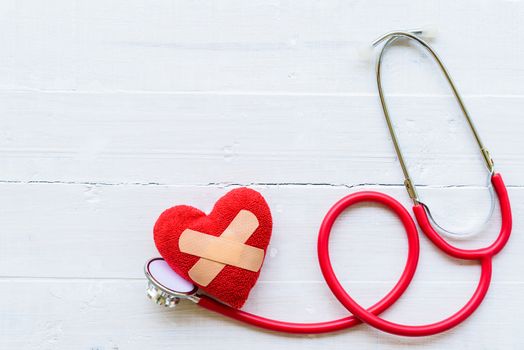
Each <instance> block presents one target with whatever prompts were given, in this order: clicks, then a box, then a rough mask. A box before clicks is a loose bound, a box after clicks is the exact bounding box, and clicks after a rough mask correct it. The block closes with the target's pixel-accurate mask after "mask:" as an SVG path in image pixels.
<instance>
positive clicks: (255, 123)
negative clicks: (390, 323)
mask: <svg viewBox="0 0 524 350" xmlns="http://www.w3.org/2000/svg"><path fill="white" fill-rule="evenodd" d="M523 18H524V2H523V1H521V0H512V1H510V0H480V1H479V0H476V1H473V0H465V1H451V0H443V1H438V2H437V1H432V2H427V1H424V2H422V1H418V2H416V1H408V0H399V1H395V2H391V1H388V0H378V1H363V0H353V1H338V0H326V1H315V0H306V1H300V2H291V1H258V0H256V1H238V0H226V1H220V2H212V1H191V2H187V1H179V0H176V1H171V0H160V1H155V2H148V1H144V0H126V1H124V0H117V1H84V0H78V1H73V2H64V1H58V0H50V1H35V0H29V1H16V0H5V1H2V2H0V44H2V45H1V46H2V50H0V77H1V79H0V115H1V118H0V169H1V171H0V228H1V229H0V349H68V350H69V349H97V350H110V349H111V350H115V349H153V348H156V349H173V348H180V349H200V348H208V349H230V348H232V347H235V348H237V347H246V346H248V347H249V348H250V349H268V348H286V349H326V348H329V349H347V348H355V349H357V348H358V349H378V348H380V349H383V348H384V349H404V348H408V347H409V348H411V349H442V348H447V349H450V350H452V349H461V350H464V349H479V348H483V349H490V350H491V349H504V350H507V349H521V348H522V347H523V346H524V340H523V339H524V338H522V336H521V334H520V333H521V328H522V320H523V319H524V300H523V298H522V295H523V293H524V260H523V259H522V257H521V251H522V250H523V249H524V239H523V238H522V232H523V229H524V227H523V225H524V224H523V223H522V220H521V217H522V215H523V214H524V155H523V153H522V150H523V149H524V139H523V138H522V135H523V132H524V119H523V118H522V110H524V84H523V81H524V69H523V68H522V62H523V61H524V37H523V35H524V34H523V33H524V21H523ZM425 24H435V25H436V26H438V27H439V29H440V33H439V36H438V38H437V40H435V41H434V42H433V45H434V47H435V49H436V50H437V51H438V52H439V54H440V55H441V56H442V58H443V59H444V61H445V63H446V64H447V66H448V68H449V70H450V71H451V73H452V75H453V77H454V78H455V80H456V82H457V85H458V87H459V89H460V91H461V92H462V93H463V95H464V98H465V102H466V104H467V106H468V107H469V110H470V112H471V114H472V116H473V118H474V120H475V122H476V124H477V127H478V129H479V132H480V134H481V136H482V138H483V141H484V143H485V144H486V145H487V147H488V148H489V150H490V152H491V153H492V155H493V158H494V159H495V164H496V167H497V170H498V171H500V172H501V173H502V174H503V176H504V179H505V181H506V184H507V185H508V188H509V194H510V197H511V200H512V205H513V216H514V230H513V236H512V238H511V240H510V242H509V245H508V246H507V247H506V249H505V250H504V251H503V252H502V253H501V254H500V256H497V257H496V259H495V261H494V275H493V285H492V288H491V289H490V291H489V293H488V296H487V299H486V301H485V302H484V304H483V305H482V306H481V307H480V309H479V310H478V311H477V312H476V313H475V314H474V315H473V317H472V318H471V319H469V320H468V321H467V322H465V323H464V324H463V325H461V326H459V327H457V328H455V329H453V330H451V331H449V332H447V333H446V334H443V335H439V336H434V337H429V338H421V339H406V338H401V337H394V336H390V335H387V334H384V333H381V332H378V331H375V330H373V329H371V328H370V327H367V326H360V327H357V328H356V329H353V330H351V331H347V332H340V333H337V334H333V335H326V336H305V337H298V336H286V335H279V334H275V333H270V332H264V331H260V330H258V329H253V328H250V327H246V326H244V325H240V324H238V323H235V322H231V321H229V320H226V319H224V318H223V317H221V316H217V315H213V314H210V313H209V312H206V311H204V310H200V309H199V308H198V307H196V306H194V305H191V304H190V303H183V304H181V305H180V306H179V308H178V309H177V310H166V309H163V308H160V307H158V306H156V305H154V304H152V303H151V302H150V301H148V300H147V298H146V296H145V285H146V282H145V279H144V277H143V274H142V266H143V263H144V262H145V260H146V259H147V258H149V257H152V256H156V255H158V253H157V252H156V249H155V247H154V244H153V241H152V226H153V224H154V222H155V220H156V218H157V217H158V215H159V214H160V213H161V212H162V210H164V209H166V208H168V207H170V206H172V205H176V204H181V203H184V204H189V205H193V206H196V207H199V208H200V209H202V210H205V211H209V210H210V209H211V208H212V205H213V204H214V202H215V201H216V200H217V199H218V198H219V197H220V196H221V195H223V194H225V193H226V192H227V191H228V190H230V189H232V188H235V187H237V186H241V185H245V186H249V187H251V188H253V189H255V190H258V191H260V192H261V193H262V194H263V195H264V197H265V198H266V199H267V201H268V203H269V205H270V208H271V210H272V214H273V217H274V231H273V238H272V241H271V243H270V246H269V248H268V255H267V258H266V261H265V263H264V266H263V268H262V273H261V276H260V281H259V283H258V284H257V285H256V287H255V288H254V289H253V291H252V294H251V296H250V298H249V299H248V302H247V304H246V306H245V310H247V311H250V312H254V313H257V314H260V315H263V316H266V317H274V318H278V319H282V320H289V321H311V322H313V321H320V320H328V319H330V318H333V317H342V316H345V315H346V314H347V312H346V311H345V310H344V309H343V308H342V307H341V306H340V305H339V304H338V302H337V301H336V300H335V299H334V297H333V296H332V295H331V293H330V292H329V289H328V288H327V286H326V285H325V283H324V282H323V279H322V276H321V273H320V270H319V267H318V264H317V258H316V239H317V231H318V227H319V224H320V222H321V220H322V218H323V215H324V214H325V213H326V211H327V210H328V209H329V207H330V206H331V205H332V204H333V203H334V202H335V201H336V200H338V199H340V198H341V197H342V196H344V195H347V194H349V193H353V192H356V191H359V190H363V189H372V190H378V191H382V192H385V193H388V194H390V195H392V196H394V197H395V198H397V199H399V200H400V201H401V202H402V203H403V204H404V205H406V206H407V207H409V206H410V201H409V198H408V196H407V194H406V192H405V190H404V188H403V187H402V186H401V184H402V173H401V170H400V167H399V165H398V161H397V160H396V157H395V154H394V150H393V146H392V143H391V141H390V139H389V136H388V134H387V129H386V126H385V123H384V120H383V116H382V112H381V109H380V106H379V101H378V97H377V96H376V91H375V90H376V87H375V76H374V71H373V65H372V63H370V62H366V61H364V60H362V59H361V58H359V52H360V51H361V50H362V47H363V46H366V45H369V42H370V41H371V40H372V39H373V38H375V37H376V36H378V35H380V34H381V33H383V32H385V31H389V30H392V29H398V28H400V29H402V28H412V27H417V26H420V25H425ZM386 59H387V60H386V62H385V67H384V68H385V75H384V84H385V88H386V91H387V94H388V102H389V103H390V109H391V113H392V115H393V118H394V123H395V125H396V126H398V133H399V139H400V142H401V144H402V147H403V149H404V151H405V154H406V157H407V160H408V163H409V164H408V165H409V167H410V170H411V172H412V176H413V178H414V179H415V182H416V183H417V184H418V185H419V192H420V194H421V196H422V198H423V199H424V200H425V202H427V204H429V205H430V206H431V207H432V209H433V212H434V214H435V215H436V217H437V219H439V220H440V221H442V222H444V223H445V224H446V225H447V226H448V227H451V228H453V227H461V226H464V225H465V226H468V225H472V224H474V223H476V222H479V221H480V220H482V219H483V217H484V216H485V214H486V212H487V211H488V209H489V203H488V198H489V194H488V191H487V190H486V188H485V182H486V176H485V172H484V169H483V165H482V161H481V158H480V155H479V153H478V150H477V149H476V147H475V144H474V142H473V138H472V136H471V134H470V133H469V130H468V128H467V125H466V123H465V121H464V120H463V118H462V116H461V115H460V111H459V109H458V107H457V105H456V104H455V102H454V101H453V98H452V97H451V96H450V91H449V88H448V87H447V86H446V84H445V82H444V80H443V78H442V77H440V76H439V75H438V74H437V70H436V66H435V64H434V63H431V60H429V59H428V56H427V55H426V54H425V53H424V52H422V51H420V50H419V49H417V48H416V47H411V46H406V45H402V46H401V47H395V48H393V49H392V50H391V51H390V52H389V53H388V55H387V57H386ZM499 225H500V215H499V214H498V211H497V210H496V212H495V215H494V217H493V218H492V220H491V221H490V224H489V226H488V228H487V229H486V230H485V232H483V233H482V234H481V235H479V236H478V237H476V238H475V239H473V240H471V241H469V242H461V243H460V245H463V246H466V247H479V246H483V245H485V244H488V243H489V242H490V241H492V240H493V239H494V238H495V234H496V233H497V232H498V229H499ZM330 247H331V254H332V259H333V263H334V267H335V270H336V272H337V273H338V274H339V278H340V279H341V280H342V281H343V283H344V285H345V286H347V288H348V290H349V291H350V293H351V294H352V295H354V296H355V297H356V298H357V299H358V300H359V301H361V302H362V303H363V304H365V305H371V304H372V303H374V302H375V301H376V300H378V299H379V298H380V297H381V296H382V295H384V294H385V293H387V291H388V290H389V289H390V288H391V287H392V286H393V285H394V283H395V282H396V280H397V278H398V276H399V275H400V273H401V271H402V268H403V264H404V263H405V254H406V250H407V244H406V239H405V237H404V233H403V230H402V228H401V225H400V223H399V222H398V220H397V219H396V218H395V217H394V216H393V215H392V214H391V213H389V212H387V211H386V210H384V208H381V207H379V206H374V205H362V206H357V207H355V208H354V209H352V210H349V211H347V212H346V213H344V214H343V215H342V217H341V218H340V220H338V221H337V223H336V225H335V228H334V232H333V237H332V242H331V245H330ZM420 259H421V260H420V264H419V268H418V270H417V274H416V276H415V280H414V282H413V284H412V285H411V286H410V287H409V289H408V291H407V292H406V294H405V295H404V296H403V297H402V298H401V299H400V300H399V302H398V303H397V304H396V305H395V306H394V307H393V308H392V309H391V310H388V311H387V312H386V313H385V314H384V316H385V317H386V318H388V319H391V320H394V321H398V322H408V323H414V324H421V323H424V322H432V321H436V320H438V319H441V318H443V317H445V316H447V315H450V314H451V313H453V312H454V311H456V310H457V309H458V308H460V307H461V306H462V305H463V304H464V303H465V302H466V301H467V300H468V298H469V296H470V295H471V293H472V292H473V290H474V288H475V285H476V282H477V278H478V276H479V267H478V265H477V264H476V263H469V262H464V261H459V260H455V259H450V258H448V257H446V256H445V255H443V254H442V253H440V252H439V251H437V250H436V249H435V248H434V247H433V246H432V245H431V244H430V242H428V241H427V239H425V238H424V237H422V238H421V258H420Z"/></svg>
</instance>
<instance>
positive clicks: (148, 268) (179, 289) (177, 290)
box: [144, 258, 198, 308]
mask: <svg viewBox="0 0 524 350" xmlns="http://www.w3.org/2000/svg"><path fill="white" fill-rule="evenodd" d="M144 273H145V275H146V278H147V280H148V286H147V296H148V297H149V299H151V300H153V301H154V302H155V303H156V304H158V305H162V306H165V307H170V308H173V307H175V306H176V305H177V304H178V302H179V301H180V299H189V300H192V301H194V302H197V301H198V296H197V295H196V293H197V291H198V287H197V286H195V285H194V284H193V283H191V282H189V281H188V280H186V279H184V278H183V277H181V276H180V275H178V274H177V273H176V272H175V271H173V270H172V269H171V267H170V266H169V265H168V264H167V262H166V261H165V260H164V259H163V258H153V259H150V260H148V261H147V262H146V264H145V266H144Z"/></svg>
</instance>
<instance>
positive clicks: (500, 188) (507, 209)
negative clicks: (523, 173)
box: [413, 173, 512, 260]
mask: <svg viewBox="0 0 524 350" xmlns="http://www.w3.org/2000/svg"><path fill="white" fill-rule="evenodd" d="M491 183H492V184H493V188H494V189H495V193H496V194H497V197H498V199H499V203H500V212H501V216H502V226H501V229H500V233H499V236H498V237H497V239H496V240H495V242H493V243H492V244H491V245H490V246H488V247H486V248H480V249H460V248H456V247H454V246H452V245H451V244H449V243H448V242H446V241H445V240H444V238H442V237H441V236H440V235H439V234H438V232H437V231H435V230H434V229H433V227H432V226H431V223H430V221H429V218H428V215H427V213H426V210H425V209H424V207H423V206H422V205H420V204H418V205H415V206H414V207H413V212H414V213H415V217H416V218H417V222H418V224H419V225H420V228H421V229H422V231H423V232H424V233H425V234H426V236H427V237H428V238H429V239H430V240H431V242H433V244H435V245H436V246H437V247H438V248H439V249H441V250H442V251H444V252H445V253H446V254H448V255H450V256H453V257H455V258H459V259H465V260H476V259H482V258H485V257H493V256H494V255H496V254H497V253H498V252H500V251H501V250H502V248H504V246H505V245H506V243H507V242H508V240H509V236H510V234H511V226H512V219H511V206H510V203H509V197H508V191H507V190H506V186H505V185H504V181H503V180H502V176H501V175H500V174H498V173H497V174H493V176H492V177H491Z"/></svg>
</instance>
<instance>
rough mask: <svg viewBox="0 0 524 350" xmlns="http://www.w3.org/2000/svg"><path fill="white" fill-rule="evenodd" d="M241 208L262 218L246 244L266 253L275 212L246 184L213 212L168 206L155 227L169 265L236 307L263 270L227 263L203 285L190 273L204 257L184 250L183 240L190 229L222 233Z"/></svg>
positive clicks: (242, 303) (229, 194)
mask: <svg viewBox="0 0 524 350" xmlns="http://www.w3.org/2000/svg"><path fill="white" fill-rule="evenodd" d="M241 211H244V212H245V211H249V212H250V213H252V214H254V216H255V217H256V221H258V226H256V229H254V231H253V233H252V234H251V235H250V236H249V238H247V240H246V241H245V242H244V243H245V244H246V245H248V246H251V247H256V248H259V249H262V250H263V252H264V256H265V253H266V249H267V246H268V244H269V240H270V238H271V229H272V220H271V212H270V210H269V207H268V205H267V203H266V201H265V200H264V198H263V197H262V195H261V194H260V193H258V192H257V191H254V190H251V189H249V188H244V187H242V188H238V189H234V190H232V191H230V192H228V193H227V194H226V195H224V196H223V197H222V198H220V199H219V200H218V201H217V202H216V204H215V206H214V208H213V210H212V211H211V213H210V214H209V215H206V214H205V213H204V212H202V211H201V210H199V209H197V208H194V207H190V206H186V205H180V206H176V207H172V208H170V209H167V210H166V211H164V212H163V213H162V214H161V215H160V217H159V218H158V220H157V222H156V224H155V228H154V238H155V244H156V247H157V249H158V251H159V252H160V254H161V255H162V257H163V258H164V259H165V260H166V262H167V263H168V264H169V266H170V267H171V268H172V269H173V270H175V272H176V273H178V274H179V275H181V276H183V277H184V278H186V279H188V280H191V281H193V282H194V283H195V284H196V285H198V286H199V287H200V288H201V289H202V290H203V291H205V292H206V293H208V294H210V295H212V296H214V297H215V298H217V299H218V300H220V301H222V302H224V303H226V304H228V305H230V306H232V307H234V308H240V307H242V305H244V303H245V301H246V299H247V297H248V295H249V292H250V291H251V289H252V288H253V286H254V285H255V283H256V281H257V279H258V276H259V275H260V270H258V271H256V272H254V271H250V270H247V269H243V268H240V267H236V266H232V265H225V266H223V268H222V269H219V271H220V272H219V273H218V274H217V275H216V277H215V278H214V279H212V280H211V282H210V283H209V284H207V285H206V286H203V285H201V284H199V283H198V282H196V281H194V280H193V279H192V278H191V277H190V273H189V271H190V270H191V268H192V267H193V266H195V264H197V262H201V261H199V260H201V259H202V258H201V257H199V256H195V255H192V254H187V253H184V252H182V251H181V249H180V246H179V243H180V242H179V239H180V236H181V235H182V233H183V232H184V231H186V230H187V229H189V230H194V231H198V232H200V233H205V234H208V235H211V236H216V237H218V236H221V235H222V234H223V233H224V231H225V230H226V228H228V227H229V225H230V224H231V223H232V221H233V220H234V219H235V218H237V215H238V214H239V213H240V212H241ZM184 234H185V233H184ZM206 262H209V261H206Z"/></svg>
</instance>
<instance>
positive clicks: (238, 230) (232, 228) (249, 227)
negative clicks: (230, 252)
mask: <svg viewBox="0 0 524 350" xmlns="http://www.w3.org/2000/svg"><path fill="white" fill-rule="evenodd" d="M258 226H259V223H258V219H257V217H256V216H255V214H253V213H252V212H250V211H248V210H241V211H240V212H239V213H238V214H237V216H235V218H234V219H233V221H231V223H230V224H229V226H228V227H227V228H226V229H225V230H224V232H223V233H222V234H221V235H220V236H219V237H216V236H211V237H215V238H219V239H226V240H228V241H232V242H236V243H241V244H244V243H245V242H246V241H247V240H248V239H249V237H251V235H252V234H253V233H254V232H255V230H256V229H257V228H258ZM186 231H187V230H186ZM186 231H184V232H183V233H182V235H184V233H185V232H186ZM193 232H195V231H193ZM180 239H182V236H180ZM179 245H180V240H179ZM251 248H254V249H260V248H255V247H251ZM180 250H181V251H182V248H180ZM260 251H261V256H262V260H263V256H264V251H263V250H262V249H260ZM224 252H227V251H224ZM189 254H191V253H189ZM257 254H260V253H257ZM261 264H262V261H260V265H259V266H258V268H257V269H256V271H258V270H259V269H260V266H261ZM225 266H226V264H224V263H222V262H218V261H214V260H209V259H206V258H204V257H201V258H200V259H199V260H198V261H197V263H196V264H195V265H193V267H192V268H191V269H190V270H189V277H191V279H192V280H193V281H194V282H196V283H198V284H200V285H201V286H204V287H205V286H207V285H208V284H209V283H211V281H213V279H215V277H216V276H217V275H218V274H219V273H220V271H222V269H223V268H224V267H225Z"/></svg>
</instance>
